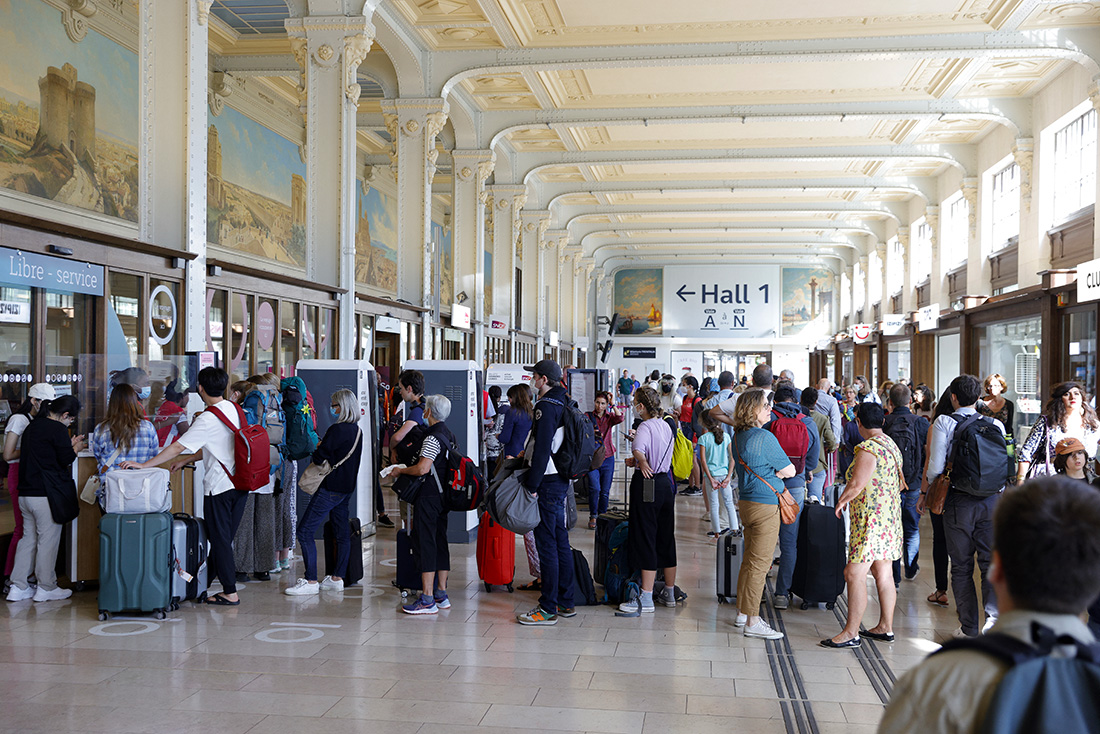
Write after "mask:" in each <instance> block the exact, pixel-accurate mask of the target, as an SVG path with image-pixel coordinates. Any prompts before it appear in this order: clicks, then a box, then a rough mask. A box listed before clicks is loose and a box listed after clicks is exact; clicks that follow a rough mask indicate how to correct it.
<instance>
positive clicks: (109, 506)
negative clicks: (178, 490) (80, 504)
mask: <svg viewBox="0 0 1100 734" xmlns="http://www.w3.org/2000/svg"><path fill="white" fill-rule="evenodd" d="M103 509H104V511H105V512H109V513H113V514H117V515H141V514H144V513H147V512H168V510H170V509H172V489H171V488H170V487H169V486H168V470H167V469H161V468H159V467H154V468H152V469H112V470H111V471H109V472H107V473H106V474H104V475H103Z"/></svg>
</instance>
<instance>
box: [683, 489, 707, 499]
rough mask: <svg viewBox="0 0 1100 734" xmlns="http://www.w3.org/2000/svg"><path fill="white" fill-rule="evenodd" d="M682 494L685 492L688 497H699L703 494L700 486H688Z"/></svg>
mask: <svg viewBox="0 0 1100 734" xmlns="http://www.w3.org/2000/svg"><path fill="white" fill-rule="evenodd" d="M684 494H686V495H687V496H688V497H701V496H702V495H703V488H702V487H688V488H687V491H686V492H684Z"/></svg>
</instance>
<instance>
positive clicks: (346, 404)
mask: <svg viewBox="0 0 1100 734" xmlns="http://www.w3.org/2000/svg"><path fill="white" fill-rule="evenodd" d="M329 410H330V411H332V417H333V418H334V419H335V421H336V422H335V423H333V424H332V425H331V426H329V427H328V430H327V431H325V435H324V438H322V439H321V442H320V443H319V444H318V445H317V449H316V450H315V451H314V452H313V463H314V464H321V463H324V462H326V461H327V462H328V464H329V466H332V467H335V468H334V469H333V470H332V471H331V472H329V474H328V475H327V476H326V477H325V478H324V479H323V480H321V486H320V487H319V488H318V489H317V492H316V493H315V494H314V495H313V496H312V497H310V498H309V504H308V505H307V506H306V512H305V515H303V516H302V521H301V522H300V523H298V545H299V546H300V547H301V549H302V562H303V564H304V566H305V578H300V579H298V580H297V581H296V582H295V583H294V585H293V586H291V587H289V588H288V589H287V590H286V594H287V595H289V596H307V595H310V594H316V593H318V592H319V591H322V590H323V591H343V590H344V574H345V573H347V570H348V559H349V558H350V557H351V553H353V552H355V553H362V552H363V549H362V548H352V547H351V526H350V525H349V524H348V500H350V499H351V493H352V492H353V491H354V490H355V483H356V478H357V477H358V476H359V459H360V457H361V456H362V454H363V436H362V432H361V431H360V430H359V406H358V404H357V403H356V401H355V393H353V392H352V391H351V390H337V391H336V392H334V393H333V394H332V403H331V405H330V406H329ZM340 462H343V463H340ZM337 464H340V465H339V466H336V465H337ZM326 519H331V520H332V526H333V528H334V529H335V531H336V568H334V569H333V571H335V573H333V574H332V575H330V576H325V578H324V580H323V581H321V583H317V542H316V541H315V540H314V537H315V535H316V534H317V528H318V526H320V524H321V523H322V522H324V521H325V520H326Z"/></svg>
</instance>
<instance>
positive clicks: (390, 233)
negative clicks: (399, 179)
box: [355, 181, 397, 293]
mask: <svg viewBox="0 0 1100 734" xmlns="http://www.w3.org/2000/svg"><path fill="white" fill-rule="evenodd" d="M358 183H359V196H358V197H357V198H358V212H359V218H358V220H357V222H356V229H355V281H356V282H357V283H363V284H365V285H368V286H372V287H374V288H379V289H381V290H384V291H388V292H390V293H396V292H397V218H396V213H397V200H396V199H394V198H393V197H392V196H389V195H388V194H385V193H383V192H381V191H379V190H378V189H377V188H375V187H373V186H367V185H366V184H364V183H363V182H362V181H359V182H358Z"/></svg>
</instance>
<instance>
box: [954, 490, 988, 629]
mask: <svg viewBox="0 0 1100 734" xmlns="http://www.w3.org/2000/svg"><path fill="white" fill-rule="evenodd" d="M1000 498H1001V496H1000V495H999V494H995V495H993V496H992V497H985V498H978V497H971V496H970V495H966V494H961V493H959V492H955V491H952V492H950V493H949V494H948V495H947V504H946V505H945V507H944V509H943V529H944V531H945V535H946V536H947V553H948V555H949V556H950V557H951V590H952V592H954V595H955V606H956V608H957V609H958V612H959V626H960V627H962V631H963V632H965V633H966V634H968V635H976V634H978V633H979V632H980V631H981V628H982V620H981V617H980V615H979V614H978V591H977V589H975V588H974V558H975V556H977V561H978V570H979V571H980V572H981V579H982V606H983V608H984V609H983V611H984V612H985V616H986V617H992V618H994V619H996V618H997V595H996V593H995V592H994V590H993V584H992V583H990V581H989V564H990V563H991V562H992V560H993V510H994V508H996V506H997V500H999V499H1000Z"/></svg>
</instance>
